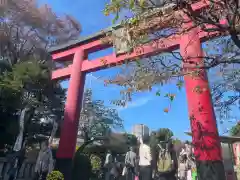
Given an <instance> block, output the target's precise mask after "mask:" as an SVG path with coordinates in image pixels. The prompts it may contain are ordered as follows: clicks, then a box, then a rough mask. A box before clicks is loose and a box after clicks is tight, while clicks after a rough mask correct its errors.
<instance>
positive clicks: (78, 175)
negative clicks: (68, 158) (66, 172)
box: [72, 151, 92, 180]
mask: <svg viewBox="0 0 240 180" xmlns="http://www.w3.org/2000/svg"><path fill="white" fill-rule="evenodd" d="M91 171H92V167H91V162H90V159H89V157H88V156H87V155H86V154H83V153H82V152H79V151H77V152H76V153H75V156H74V159H73V168H72V180H79V179H81V180H89V178H90V175H91Z"/></svg>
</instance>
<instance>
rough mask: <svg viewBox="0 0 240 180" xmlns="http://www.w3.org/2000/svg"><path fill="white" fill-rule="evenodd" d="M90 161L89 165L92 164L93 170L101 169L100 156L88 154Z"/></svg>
mask: <svg viewBox="0 0 240 180" xmlns="http://www.w3.org/2000/svg"><path fill="white" fill-rule="evenodd" d="M90 161H91V165H92V170H93V171H98V170H100V169H101V163H102V161H101V158H100V157H98V156H96V155H94V154H92V155H91V156H90Z"/></svg>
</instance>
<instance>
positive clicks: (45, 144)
mask: <svg viewBox="0 0 240 180" xmlns="http://www.w3.org/2000/svg"><path fill="white" fill-rule="evenodd" d="M48 145H49V144H48V141H47V140H45V141H42V143H41V150H46V149H47V148H48Z"/></svg>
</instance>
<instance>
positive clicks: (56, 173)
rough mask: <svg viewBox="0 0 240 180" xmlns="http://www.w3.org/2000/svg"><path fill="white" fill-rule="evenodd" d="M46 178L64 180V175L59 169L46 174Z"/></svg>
mask: <svg viewBox="0 0 240 180" xmlns="http://www.w3.org/2000/svg"><path fill="white" fill-rule="evenodd" d="M47 180H64V176H63V174H62V173H61V172H60V171H52V172H51V173H49V174H48V175H47Z"/></svg>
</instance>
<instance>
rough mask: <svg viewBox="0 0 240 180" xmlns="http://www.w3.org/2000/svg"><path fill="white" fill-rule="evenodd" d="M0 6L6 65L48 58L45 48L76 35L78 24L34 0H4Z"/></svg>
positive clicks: (1, 48)
mask: <svg viewBox="0 0 240 180" xmlns="http://www.w3.org/2000/svg"><path fill="white" fill-rule="evenodd" d="M4 2H6V3H3V4H1V7H0V8H1V9H0V12H1V13H0V37H1V46H0V57H1V60H4V61H1V64H2V65H4V67H5V68H7V67H9V66H10V67H11V66H12V65H14V64H16V63H18V62H20V61H25V60H29V57H30V58H32V56H34V59H37V60H39V61H41V62H46V61H47V60H49V55H48V54H47V49H48V48H50V47H51V46H53V45H58V44H61V43H64V42H66V41H68V40H71V39H75V38H76V37H78V36H79V33H80V31H81V27H80V25H79V23H78V22H77V21H76V20H74V18H73V17H71V16H69V15H65V16H61V17H59V16H57V15H56V14H55V13H54V12H53V11H52V9H51V8H50V7H49V6H48V5H43V6H41V7H39V6H38V5H37V1H36V0H25V1H17V0H6V1H4Z"/></svg>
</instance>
